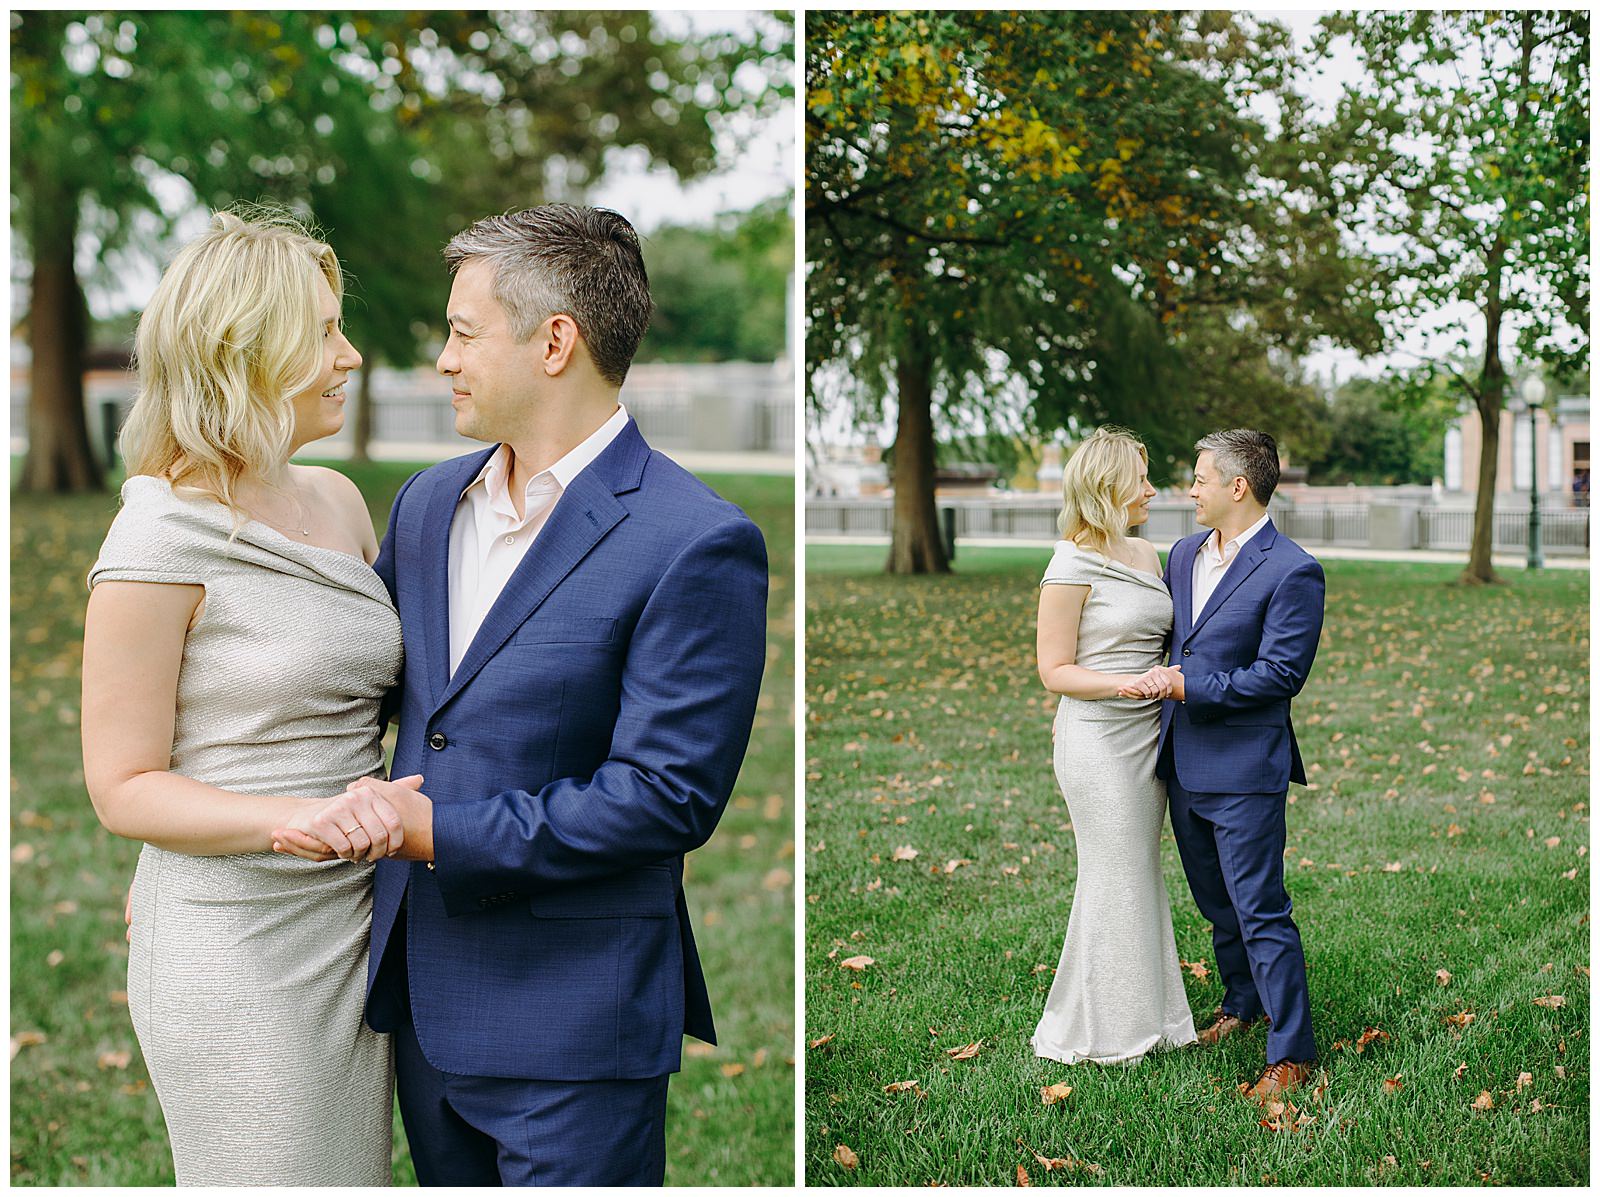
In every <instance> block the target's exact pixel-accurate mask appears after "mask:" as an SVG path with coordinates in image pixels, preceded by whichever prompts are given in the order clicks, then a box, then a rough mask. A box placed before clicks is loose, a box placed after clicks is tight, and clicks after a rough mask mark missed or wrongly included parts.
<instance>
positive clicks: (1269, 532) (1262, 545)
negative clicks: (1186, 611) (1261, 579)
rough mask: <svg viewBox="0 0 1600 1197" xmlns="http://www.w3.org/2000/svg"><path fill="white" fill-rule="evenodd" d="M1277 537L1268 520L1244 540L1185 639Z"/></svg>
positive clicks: (1201, 624)
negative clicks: (1259, 529)
mask: <svg viewBox="0 0 1600 1197" xmlns="http://www.w3.org/2000/svg"><path fill="white" fill-rule="evenodd" d="M1277 538H1278V533H1277V530H1276V529H1275V528H1274V527H1273V526H1272V521H1271V520H1268V521H1267V523H1266V526H1265V527H1263V528H1262V529H1261V531H1259V532H1257V533H1256V534H1255V535H1254V536H1252V537H1251V538H1250V539H1249V540H1248V541H1246V542H1245V545H1244V547H1243V548H1242V549H1240V550H1239V555H1238V556H1237V557H1235V558H1234V559H1233V563H1232V564H1231V565H1229V566H1228V570H1227V572H1226V573H1224V574H1223V575H1222V579H1221V581H1219V582H1218V583H1217V588H1216V589H1215V590H1213V591H1212V592H1211V597H1210V598H1209V599H1207V600H1206V607H1205V610H1204V611H1202V612H1200V615H1199V617H1198V618H1197V619H1196V620H1195V621H1194V626H1192V627H1191V628H1190V629H1189V635H1188V636H1186V637H1185V639H1189V638H1191V637H1193V636H1194V634H1195V633H1196V632H1198V631H1199V630H1200V629H1201V628H1203V627H1204V626H1205V624H1206V621H1207V620H1208V619H1210V618H1211V617H1212V616H1213V615H1215V614H1216V612H1217V608H1219V607H1220V606H1222V604H1223V603H1225V602H1227V601H1228V596H1229V595H1230V594H1232V593H1233V592H1234V591H1235V590H1237V589H1239V587H1240V586H1241V585H1243V583H1244V580H1245V579H1246V578H1248V577H1249V576H1250V575H1251V574H1252V573H1254V572H1255V570H1256V567H1257V566H1259V565H1260V564H1261V563H1262V562H1263V561H1265V560H1266V557H1267V551H1268V550H1269V549H1271V548H1272V542H1273V541H1275V540H1277ZM1201 543H1204V542H1203V541H1202V542H1201ZM1195 551H1196V552H1199V545H1196V546H1195Z"/></svg>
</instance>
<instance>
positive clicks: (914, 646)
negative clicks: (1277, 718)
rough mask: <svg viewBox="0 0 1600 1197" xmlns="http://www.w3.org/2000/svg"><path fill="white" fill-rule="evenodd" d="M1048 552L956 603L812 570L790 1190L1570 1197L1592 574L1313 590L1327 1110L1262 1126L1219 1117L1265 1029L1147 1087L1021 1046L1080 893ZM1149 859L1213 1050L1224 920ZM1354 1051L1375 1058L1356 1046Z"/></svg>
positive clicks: (1333, 576)
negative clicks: (1333, 1190)
mask: <svg viewBox="0 0 1600 1197" xmlns="http://www.w3.org/2000/svg"><path fill="white" fill-rule="evenodd" d="M1048 556H1049V553H1048V551H1047V550H1038V549H1034V550H1018V549H967V548H963V549H962V551H961V564H962V574H961V575H960V576H955V577H942V578H923V579H917V580H916V581H915V583H914V584H912V583H910V582H908V580H907V579H905V578H892V577H882V576H878V575H877V574H876V573H875V572H874V571H875V569H876V567H877V566H878V564H879V563H880V560H881V550H880V549H876V548H868V547H856V546H851V547H843V548H832V547H821V548H819V547H816V546H812V547H811V548H809V549H808V551H807V567H808V572H807V578H806V604H807V609H806V640H807V643H806V682H805V684H806V705H807V709H808V710H809V712H810V714H809V716H808V719H807V723H806V756H807V770H808V773H809V775H810V780H809V781H808V783H807V786H806V851H807V857H806V871H805V878H806V893H807V905H806V945H805V974H806V990H805V992H806V1015H805V1017H806V1027H805V1039H806V1043H807V1044H810V1043H812V1042H814V1041H816V1040H820V1039H823V1038H825V1037H826V1038H828V1042H826V1043H822V1044H820V1045H819V1046H817V1047H815V1048H810V1047H808V1048H807V1050H806V1085H807V1093H806V1122H805V1127H806V1144H805V1172H806V1181H807V1183H808V1184H815V1185H856V1184H860V1185H885V1186H921V1185H925V1184H929V1183H933V1182H937V1183H941V1184H946V1185H963V1184H964V1185H1011V1184H1014V1183H1015V1182H1016V1180H1017V1173H1016V1169H1017V1167H1018V1165H1022V1166H1023V1167H1025V1168H1026V1169H1027V1171H1028V1173H1029V1174H1030V1177H1031V1180H1032V1183H1033V1184H1035V1185H1040V1186H1043V1185H1049V1184H1069V1185H1073V1184H1089V1185H1114V1186H1171V1187H1183V1188H1194V1187H1206V1186H1211V1185H1229V1186H1232V1185H1255V1184H1272V1183H1276V1184H1280V1185H1307V1186H1324V1185H1352V1186H1366V1185H1375V1184H1399V1185H1427V1186H1435V1185H1444V1186H1471V1185H1478V1184H1482V1183H1488V1184H1506V1185H1542V1184H1549V1185H1584V1184H1587V1183H1588V1181H1589V1100H1590V1082H1591V1071H1590V1070H1591V1065H1590V1055H1591V1053H1590V1050H1589V1042H1590V1029H1591V1026H1590V1024H1591V1018H1590V1001H1589V999H1590V982H1589V977H1588V970H1589V962H1590V956H1589V951H1590V947H1589V939H1590V935H1589V932H1590V928H1589V925H1588V909H1589V901H1588V897H1589V882H1590V867H1589V857H1588V856H1587V855H1585V854H1584V852H1585V849H1586V848H1587V847H1588V843H1589V839H1590V836H1589V809H1588V803H1589V782H1590V777H1589V702H1588V699H1589V681H1588V676H1587V674H1586V673H1585V672H1584V671H1583V670H1581V669H1575V668H1574V662H1575V661H1578V660H1581V659H1582V656H1583V654H1584V653H1586V652H1587V651H1588V643H1589V640H1588V638H1589V619H1588V578H1587V574H1586V573H1584V572H1581V571H1565V570H1560V571H1558V570H1551V571H1546V572H1544V573H1542V574H1540V575H1538V576H1529V577H1527V578H1526V579H1524V580H1521V581H1519V583H1518V585H1517V586H1516V588H1515V589H1511V588H1506V587H1493V588H1489V587H1479V588H1471V589H1468V588H1460V587H1451V586H1447V585H1444V583H1445V582H1446V581H1447V580H1448V579H1449V578H1450V577H1451V576H1452V574H1453V572H1454V571H1453V569H1452V568H1451V567H1450V566H1448V565H1414V566H1395V565H1380V564H1371V563H1365V562H1348V561H1333V562H1329V563H1327V571H1328V620H1327V622H1326V624H1325V625H1324V633H1323V644H1322V647H1321V651H1320V652H1319V655H1318V658H1317V664H1316V668H1315V669H1314V670H1313V671H1312V674H1311V678H1310V681H1309V683H1308V685H1307V687H1306V690H1305V693H1304V694H1303V695H1302V696H1301V697H1300V698H1298V699H1297V700H1296V701H1295V728H1296V731H1297V733H1298V735H1299V739H1300V747H1301V751H1302V752H1303V753H1304V755H1305V759H1306V764H1307V767H1308V769H1309V770H1310V771H1311V772H1310V780H1311V782H1312V783H1313V784H1312V786H1310V787H1305V788H1302V787H1298V786H1297V787H1294V788H1293V792H1292V794H1291V801H1292V803H1293V805H1291V806H1289V808H1288V828H1289V841H1288V846H1289V853H1288V856H1287V858H1286V860H1285V865H1286V872H1287V886H1288V890H1289V893H1290V896H1291V897H1292V898H1293V900H1294V917H1295V920H1296V922H1297V923H1298V924H1299V926H1300V929H1301V932H1302V935H1303V937H1304V941H1305V949H1306V962H1307V978H1308V981H1309V985H1310V995H1311V1003H1312V1016H1313V1020H1314V1023H1315V1030H1316V1034H1317V1038H1318V1044H1319V1047H1320V1048H1321V1051H1322V1076H1323V1077H1325V1079H1326V1081H1327V1088H1326V1090H1325V1091H1324V1092H1323V1093H1322V1094H1321V1095H1320V1097H1319V1096H1317V1095H1316V1094H1315V1091H1314V1090H1315V1086H1312V1087H1311V1089H1310V1090H1309V1091H1306V1090H1303V1091H1301V1092H1300V1093H1298V1094H1296V1095H1295V1096H1294V1098H1293V1100H1294V1102H1295V1105H1296V1106H1297V1107H1298V1110H1299V1111H1303V1112H1304V1114H1305V1115H1306V1116H1307V1117H1308V1119H1309V1121H1307V1122H1306V1123H1305V1124H1303V1125H1302V1126H1301V1127H1300V1129H1298V1130H1296V1131H1293V1132H1287V1131H1276V1132H1275V1131H1272V1130H1269V1129H1268V1128H1266V1127H1263V1126H1262V1125H1261V1120H1262V1119H1263V1118H1264V1117H1267V1115H1266V1114H1264V1113H1263V1112H1262V1111H1261V1110H1259V1109H1257V1108H1256V1107H1255V1106H1254V1105H1252V1104H1250V1103H1249V1102H1247V1101H1244V1100H1243V1099H1241V1098H1240V1096H1239V1094H1238V1093H1237V1092H1236V1090H1235V1085H1236V1084H1238V1083H1239V1082H1242V1081H1250V1080H1253V1079H1254V1077H1255V1075H1256V1073H1257V1071H1258V1070H1259V1069H1260V1068H1261V1067H1262V1066H1263V1065H1264V1063H1265V1060H1266V1051H1265V1034H1264V1029H1263V1028H1260V1027H1257V1028H1255V1029H1253V1030H1251V1031H1247V1032H1245V1033H1243V1034H1240V1035H1235V1036H1232V1037H1230V1038H1228V1039H1226V1040H1224V1041H1223V1042H1222V1043H1221V1044H1220V1045H1219V1046H1217V1047H1215V1048H1199V1047H1194V1048H1187V1049H1183V1050H1180V1051H1171V1052H1159V1053H1156V1054H1154V1055H1152V1056H1150V1057H1148V1058H1147V1059H1146V1060H1144V1061H1143V1062H1142V1063H1140V1064H1139V1065H1138V1066H1137V1067H1132V1068H1119V1067H1099V1066H1096V1065H1093V1064H1080V1065H1077V1066H1074V1067H1071V1068H1069V1067H1067V1066H1064V1065H1060V1064H1056V1063H1053V1062H1050V1061H1045V1060H1039V1059H1036V1058H1035V1057H1034V1055H1033V1053H1032V1050H1031V1048H1030V1047H1029V1044H1028V1039H1029V1036H1030V1034H1031V1033H1032V1031H1033V1028H1034V1026H1035V1024H1036V1023H1037V1021H1038V1018H1039V1014H1040V1011H1041V1010H1042V1009H1043V1006H1044V1002H1045V995H1046V993H1047V992H1048V990H1049V986H1050V980H1051V973H1050V969H1051V968H1052V967H1053V966H1054V965H1055V964H1056V962H1057V960H1058V958H1059V955H1060V952H1061V944H1062V940H1063V937H1064V936H1065V933H1066V925H1067V918H1068V914H1069V912H1070V909H1071V900H1072V893H1073V885H1074V878H1075V876H1076V874H1077V870H1078V867H1079V865H1078V861H1077V853H1076V851H1075V841H1074V834H1073V830H1072V827H1071V821H1072V820H1071V812H1069V811H1068V810H1067V808H1066V806H1065V804H1064V803H1063V802H1062V799H1061V794H1060V791H1059V789H1058V788H1057V785H1056V781H1055V778H1054V776H1053V775H1052V770H1051V763H1050V762H1051V754H1050V720H1051V714H1052V712H1053V710H1054V708H1055V705H1056V700H1055V698H1054V697H1053V696H1051V695H1047V694H1045V693H1044V692H1043V691H1042V690H1041V688H1040V686H1039V682H1038V677H1037V674H1036V673H1035V668H1034V660H1033V642H1034V622H1035V617H1036V612H1037V604H1038V579H1039V576H1040V574H1041V572H1042V571H1043V569H1044V565H1045V563H1046V560H1047V559H1048ZM901 846H909V847H911V848H914V849H916V850H917V852H918V853H919V855H917V856H916V858H915V859H912V860H904V859H895V849H896V848H899V847H901ZM1161 857H1162V863H1163V872H1164V874H1165V878H1166V884H1167V890H1168V893H1169V894H1170V896H1171V900H1172V913H1173V927H1174V932H1175V935H1176V939H1177V947H1178V955H1179V957H1180V958H1181V959H1182V960H1186V961H1190V962H1194V963H1197V964H1200V965H1202V966H1204V967H1205V969H1206V972H1207V975H1204V976H1200V975H1196V973H1195V971H1194V970H1186V971H1185V973H1184V978H1183V981H1184V987H1185V989H1186V990H1187V993H1188V997H1189V1005H1190V1008H1191V1010H1192V1011H1193V1013H1194V1015H1195V1018H1196V1021H1197V1023H1199V1024H1202V1025H1203V1023H1204V1021H1205V1020H1206V1019H1207V1018H1208V1016H1209V1015H1210V1013H1211V1011H1212V1010H1213V1009H1214V1008H1215V1007H1216V1006H1217V1004H1218V1002H1219V1001H1220V999H1221V997H1222V987H1221V985H1220V984H1219V982H1218V980H1217V977H1216V969H1215V958H1214V956H1213V954H1212V948H1211V940H1210V934H1209V927H1208V926H1207V924H1206V922H1205V920H1204V919H1203V918H1202V917H1201V916H1200V914H1199V912H1198V911H1197V910H1196V909H1195V907H1194V904H1193V901H1192V899H1191V898H1190V896H1189V893H1188V887H1187V885H1186V883H1185V880H1184V877H1183V872H1182V866H1181V864H1180V862H1179V860H1178V856H1177V852H1176V850H1175V848H1174V846H1173V844H1172V841H1171V838H1170V832H1167V831H1166V830H1165V829H1164V835H1163V840H1162V844H1161ZM950 862H956V863H955V864H954V865H952V864H951V863H950ZM856 955H865V956H870V957H872V958H873V960H874V963H873V964H872V965H871V966H870V967H868V968H867V969H866V970H865V971H862V972H851V971H847V970H844V969H842V968H841V967H840V962H841V961H843V960H845V959H847V958H849V957H851V956H856ZM1440 969H1444V970H1446V971H1447V972H1448V973H1450V974H1451V977H1450V979H1449V983H1448V984H1441V983H1440V978H1439V977H1438V970H1440ZM1546 995H1560V996H1562V997H1564V998H1565V1003H1564V1005H1562V1006H1560V1007H1559V1008H1550V1007H1547V1006H1540V1005H1535V1004H1534V1002H1535V999H1538V998H1543V997H1545V996H1546ZM1462 1012H1468V1013H1471V1014H1473V1016H1474V1018H1473V1020H1472V1021H1471V1023H1470V1025H1467V1026H1464V1027H1455V1026H1452V1025H1450V1024H1448V1023H1446V1022H1445V1021H1444V1020H1445V1019H1446V1018H1447V1017H1450V1016H1453V1015H1457V1014H1460V1013H1462ZM1368 1027H1376V1028H1378V1029H1380V1030H1382V1031H1384V1032H1386V1033H1387V1034H1388V1036H1389V1038H1388V1039H1382V1040H1378V1041H1376V1042H1373V1043H1371V1044H1370V1046H1368V1045H1363V1046H1364V1050H1361V1051H1359V1052H1358V1050H1357V1048H1356V1044H1357V1043H1358V1042H1359V1040H1360V1037H1361V1035H1362V1033H1363V1031H1364V1030H1365V1029H1366V1028H1368ZM980 1040H981V1041H982V1046H981V1048H980V1050H979V1052H978V1054H977V1055H976V1056H975V1057H973V1058H972V1059H969V1060H953V1059H951V1058H950V1057H949V1056H948V1055H947V1054H946V1053H947V1052H948V1051H949V1049H951V1048H955V1047H958V1046H960V1045H962V1044H968V1043H972V1042H974V1041H980ZM1524 1072H1526V1073H1527V1074H1528V1078H1529V1079H1528V1080H1527V1081H1526V1082H1524V1081H1522V1080H1520V1079H1519V1077H1520V1076H1521V1074H1522V1073H1524ZM1390 1078H1398V1081H1399V1088H1398V1089H1396V1090H1395V1091H1393V1092H1389V1091H1386V1090H1385V1087H1384V1081H1385V1080H1387V1079H1390ZM901 1081H914V1082H915V1083H916V1086H917V1091H906V1092H892V1093H891V1092H885V1091H884V1086H886V1085H890V1084H894V1083H896V1082H901ZM1058 1083H1065V1084H1068V1085H1071V1086H1072V1087H1073V1092H1072V1093H1071V1095H1070V1096H1069V1097H1068V1098H1067V1099H1066V1100H1065V1101H1063V1102H1058V1103H1056V1104H1053V1105H1049V1106H1046V1105H1044V1104H1043V1103H1042V1102H1041V1099H1040V1092H1039V1091H1040V1089H1041V1088H1043V1087H1045V1086H1048V1085H1054V1084H1058ZM1485 1091H1487V1092H1489V1093H1490V1094H1491V1097H1492V1100H1493V1103H1494V1105H1493V1108H1492V1109H1488V1110H1475V1109H1473V1107H1472V1103H1473V1101H1474V1100H1475V1099H1476V1098H1477V1097H1478V1095H1479V1094H1480V1093H1483V1092H1485ZM1297 1116H1298V1115H1297V1114H1291V1115H1290V1117H1289V1119H1288V1120H1287V1121H1291V1122H1293V1121H1295V1120H1296V1119H1297ZM1019 1140H1020V1141H1021V1142H1020V1143H1019ZM840 1144H843V1145H846V1146H848V1147H850V1148H851V1149H852V1150H853V1151H854V1152H855V1153H856V1154H857V1156H858V1157H859V1163H858V1165H857V1167H856V1168H854V1169H853V1170H847V1169H845V1168H843V1167H841V1166H840V1165H839V1164H838V1163H836V1162H835V1160H834V1150H835V1148H836V1147H837V1146H838V1145H840ZM1034 1153H1037V1154H1039V1155H1042V1156H1044V1157H1046V1158H1047V1159H1068V1158H1070V1159H1073V1160H1079V1161H1085V1162H1086V1163H1088V1164H1092V1165H1095V1166H1096V1167H1098V1168H1099V1169H1100V1171H1098V1172H1094V1171H1089V1170H1087V1169H1084V1168H1075V1167H1074V1168H1059V1169H1056V1170H1053V1171H1049V1172H1047V1171H1046V1170H1045V1168H1044V1167H1043V1166H1042V1165H1040V1164H1039V1163H1038V1162H1037V1161H1036V1159H1035V1155H1034Z"/></svg>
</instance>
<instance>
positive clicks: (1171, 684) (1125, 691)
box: [1117, 665, 1183, 702]
mask: <svg viewBox="0 0 1600 1197" xmlns="http://www.w3.org/2000/svg"><path fill="white" fill-rule="evenodd" d="M1117 694H1118V696H1119V697H1121V698H1174V697H1175V698H1177V699H1178V700H1179V701H1180V702H1181V701H1182V700H1183V666H1181V665H1157V666H1155V667H1154V668H1152V669H1151V670H1150V671H1149V672H1147V673H1144V674H1141V675H1140V676H1139V677H1136V678H1134V679H1133V680H1132V681H1131V682H1126V683H1124V684H1123V685H1121V686H1119V687H1118V688H1117Z"/></svg>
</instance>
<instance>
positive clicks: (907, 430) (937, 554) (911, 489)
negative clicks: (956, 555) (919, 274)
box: [884, 328, 950, 574]
mask: <svg viewBox="0 0 1600 1197" xmlns="http://www.w3.org/2000/svg"><path fill="white" fill-rule="evenodd" d="M895 382H896V389H897V392H898V399H897V403H898V407H899V415H898V417H897V419H896V423H895V439H894V531H893V533H892V538H891V540H890V543H889V560H888V562H887V563H886V564H885V566H884V569H885V570H887V571H888V572H889V573H891V574H947V573H949V572H950V561H949V559H948V558H947V557H946V556H945V551H944V541H943V540H942V539H941V538H940V535H939V514H938V512H937V511H936V510H935V509H934V502H933V486H934V467H935V462H934V450H933V361H932V355H931V354H930V353H929V352H928V348H927V344H926V342H925V341H924V340H923V334H922V331H921V330H920V329H916V328H913V329H912V331H911V335H910V337H909V338H908V340H907V344H906V347H905V350H904V351H903V352H902V353H901V355H900V358H899V360H898V361H897V362H896V363H895Z"/></svg>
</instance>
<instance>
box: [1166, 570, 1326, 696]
mask: <svg viewBox="0 0 1600 1197" xmlns="http://www.w3.org/2000/svg"><path fill="white" fill-rule="evenodd" d="M1326 590H1327V585H1326V583H1325V581H1324V579H1323V574H1322V566H1321V565H1319V564H1318V563H1317V562H1316V561H1315V560H1314V559H1312V558H1309V557H1308V558H1307V559H1306V560H1305V561H1303V562H1301V563H1300V564H1299V565H1297V566H1296V567H1295V568H1294V569H1292V570H1290V571H1289V573H1288V574H1287V575H1286V576H1285V577H1284V579H1283V581H1281V582H1279V583H1278V587H1277V589H1276V590H1274V591H1273V592H1272V597H1271V598H1270V599H1269V600H1268V601H1267V611H1266V619H1265V621H1264V624H1263V626H1262V629H1261V647H1260V649H1259V651H1258V652H1257V654H1256V659H1255V660H1254V661H1252V662H1251V663H1250V664H1249V665H1246V666H1244V667H1243V668H1240V669H1229V670H1226V671H1223V672H1219V673H1205V674H1197V675H1196V676H1194V677H1185V678H1184V683H1183V687H1184V705H1185V706H1186V707H1187V708H1188V711H1189V718H1190V720H1191V721H1192V722H1195V723H1206V722H1209V721H1211V720H1213V719H1220V718H1222V717H1223V716H1224V715H1227V714H1231V713H1232V712H1235V711H1241V710H1247V709H1249V708H1250V707H1258V706H1263V705H1265V704H1266V703H1271V702H1282V701H1283V700H1285V699H1289V698H1293V697H1294V696H1295V695H1296V694H1298V693H1300V690H1301V688H1302V687H1304V686H1305V684H1306V676H1307V675H1308V674H1309V673H1310V672H1311V663H1312V661H1313V660H1315V659H1316V655H1317V639H1318V637H1320V636H1321V635H1322V605H1323V599H1324V597H1325V594H1326Z"/></svg>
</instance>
